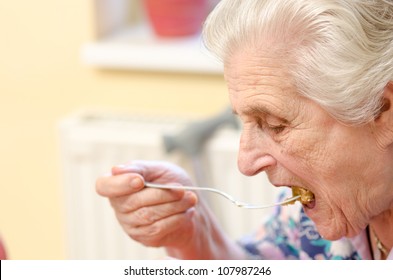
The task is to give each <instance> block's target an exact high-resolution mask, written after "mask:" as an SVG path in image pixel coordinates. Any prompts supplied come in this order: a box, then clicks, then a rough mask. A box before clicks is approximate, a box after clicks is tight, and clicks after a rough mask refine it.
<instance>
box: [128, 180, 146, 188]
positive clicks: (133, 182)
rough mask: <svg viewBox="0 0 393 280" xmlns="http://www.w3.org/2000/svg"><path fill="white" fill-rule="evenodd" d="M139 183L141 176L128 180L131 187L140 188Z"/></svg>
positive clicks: (140, 182)
mask: <svg viewBox="0 0 393 280" xmlns="http://www.w3.org/2000/svg"><path fill="white" fill-rule="evenodd" d="M141 185H143V184H142V180H141V178H139V177H134V178H133V179H132V180H131V182H130V186H131V188H140V186H141Z"/></svg>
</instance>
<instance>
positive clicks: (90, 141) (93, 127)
mask: <svg viewBox="0 0 393 280" xmlns="http://www.w3.org/2000/svg"><path fill="white" fill-rule="evenodd" d="M189 121H190V120H178V119H175V118H170V117H168V118H163V117H162V116H160V117H148V116H143V117H141V116H133V115H131V116H129V115H126V116H125V115H113V114H112V115H109V114H104V113H82V114H76V115H73V116H69V117H67V118H65V119H64V120H62V122H61V124H60V126H59V127H60V156H61V161H62V170H61V172H62V178H63V188H64V190H63V193H64V197H65V200H64V209H65V211H64V213H65V218H66V237H67V240H66V247H67V250H68V258H69V259H159V258H162V257H163V256H164V255H165V252H164V251H163V250H162V249H157V248H147V247H144V246H142V245H140V244H138V243H136V242H134V241H133V240H131V239H130V238H129V237H128V236H127V235H126V234H125V233H124V232H123V230H122V229H121V227H120V225H119V224H118V222H117V220H116V217H115V215H114V213H113V210H112V208H111V206H110V204H109V202H108V200H107V199H105V198H103V197H100V196H99V195H97V194H96V192H95V181H96V179H97V178H98V177H99V176H101V175H103V174H105V173H108V172H109V171H110V169H111V167H112V166H114V165H117V164H122V163H126V162H127V161H129V160H132V159H146V160H168V161H171V162H173V163H176V164H178V165H180V166H182V167H183V168H184V169H186V170H187V171H188V172H189V173H190V174H191V176H194V177H195V172H194V171H195V168H194V167H193V165H192V164H191V160H190V158H188V157H187V156H185V155H184V154H183V153H180V152H172V153H167V152H166V151H165V149H164V147H163V140H162V135H163V134H164V133H165V134H173V133H176V132H179V131H180V130H182V129H184V128H185V127H187V125H188V124H189ZM239 133H240V132H239V131H238V130H236V129H233V128H225V127H223V128H222V129H220V130H219V131H217V132H216V133H215V134H214V136H213V137H212V138H211V139H210V140H209V141H208V142H207V143H206V145H205V147H204V150H203V153H202V154H201V158H202V160H201V162H200V166H202V167H203V172H204V174H205V175H206V176H205V177H206V178H208V180H207V181H208V182H209V187H212V186H213V187H217V188H219V189H221V190H224V191H226V192H228V193H230V194H231V195H233V196H234V197H236V198H237V199H239V200H242V201H247V202H253V203H269V204H270V203H272V202H273V201H274V200H275V196H276V194H277V190H276V189H275V188H273V187H271V186H270V184H269V182H268V181H267V179H266V177H265V175H264V174H260V175H258V176H256V177H245V176H243V175H241V174H240V172H239V171H238V169H237V159H236V158H237V149H238V141H239ZM206 199H208V201H209V203H210V205H211V207H212V209H213V211H214V212H215V213H216V214H217V217H218V220H219V221H220V222H221V224H222V226H223V228H224V229H225V230H226V231H227V232H228V233H229V234H230V236H232V237H233V238H238V237H240V236H241V235H243V234H245V233H248V232H250V231H252V230H253V229H255V228H256V227H257V226H258V225H259V223H260V222H261V221H262V219H263V218H264V216H265V215H266V214H267V213H268V211H269V210H246V209H241V208H237V207H236V206H234V205H233V204H232V203H231V202H229V201H227V200H226V199H225V198H223V197H221V196H218V195H217V194H209V195H207V196H206Z"/></svg>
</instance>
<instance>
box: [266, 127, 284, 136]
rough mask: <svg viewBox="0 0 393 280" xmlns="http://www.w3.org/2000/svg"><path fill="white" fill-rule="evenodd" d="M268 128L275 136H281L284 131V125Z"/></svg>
mask: <svg viewBox="0 0 393 280" xmlns="http://www.w3.org/2000/svg"><path fill="white" fill-rule="evenodd" d="M267 128H268V129H269V130H271V131H272V132H273V133H275V134H279V133H281V132H283V131H284V129H285V126H284V125H267Z"/></svg>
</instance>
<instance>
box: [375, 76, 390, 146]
mask: <svg viewBox="0 0 393 280" xmlns="http://www.w3.org/2000/svg"><path fill="white" fill-rule="evenodd" d="M374 129H375V135H376V137H377V141H378V143H379V145H380V147H383V148H387V147H388V146H390V145H391V144H393V81H390V82H389V83H388V84H387V85H386V87H385V89H384V92H383V99H382V106H381V109H380V111H379V114H378V115H377V116H376V118H375V119H374Z"/></svg>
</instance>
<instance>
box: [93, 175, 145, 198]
mask: <svg viewBox="0 0 393 280" xmlns="http://www.w3.org/2000/svg"><path fill="white" fill-rule="evenodd" d="M143 187H144V180H143V178H142V177H141V175H139V174H136V173H126V174H121V175H116V176H103V177H100V178H98V179H97V181H96V191H97V193H98V194H100V195H102V196H105V197H109V198H112V197H119V196H124V195H129V194H132V193H135V192H138V191H139V190H141V189H142V188H143Z"/></svg>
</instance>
